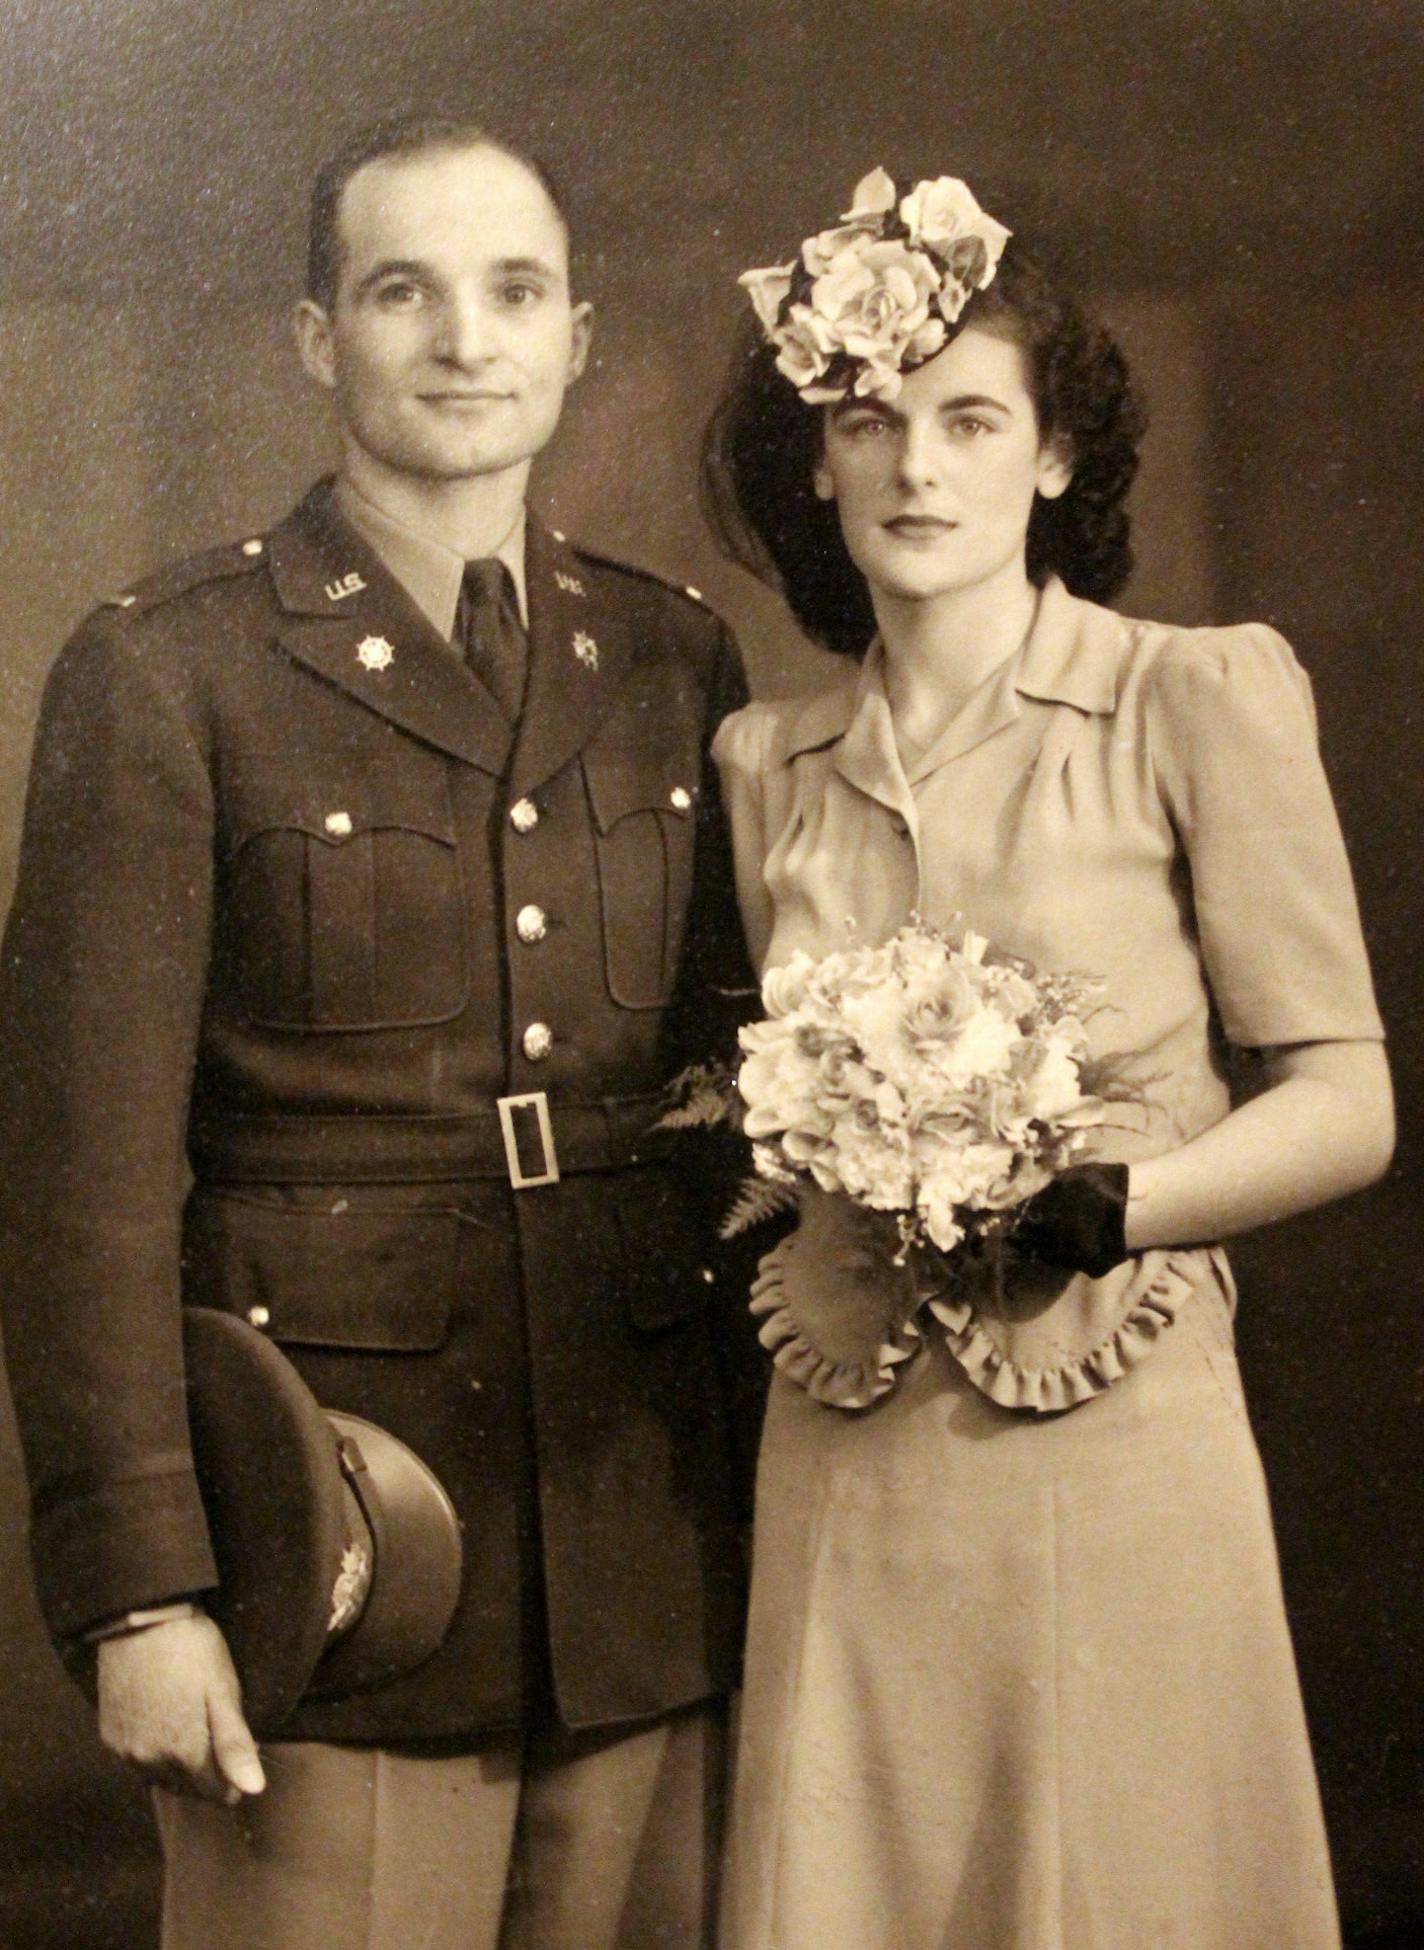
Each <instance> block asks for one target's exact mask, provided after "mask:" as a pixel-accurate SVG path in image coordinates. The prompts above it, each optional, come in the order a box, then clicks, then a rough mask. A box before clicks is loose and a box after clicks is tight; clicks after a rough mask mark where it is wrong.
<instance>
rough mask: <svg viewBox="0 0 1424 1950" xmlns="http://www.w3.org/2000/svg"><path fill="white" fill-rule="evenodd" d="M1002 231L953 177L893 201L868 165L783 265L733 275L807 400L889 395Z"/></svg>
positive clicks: (998, 247) (891, 187)
mask: <svg viewBox="0 0 1424 1950" xmlns="http://www.w3.org/2000/svg"><path fill="white" fill-rule="evenodd" d="M1008 237H1009V232H1008V231H1007V230H1006V229H1005V227H1004V226H1003V224H1001V223H998V222H996V221H995V219H994V218H993V217H990V216H987V215H986V214H985V212H984V211H983V210H981V209H980V207H979V205H978V203H977V202H976V201H975V198H974V196H973V193H972V192H971V191H970V190H969V188H968V187H967V186H966V185H965V184H964V183H962V182H961V181H960V180H959V178H958V177H956V176H937V177H934V178H932V179H927V180H925V181H924V182H920V183H916V184H915V186H914V188H913V189H912V190H911V191H909V193H908V194H907V195H905V196H903V197H902V196H901V195H900V194H899V191H898V190H897V188H896V186H895V181H894V178H893V177H892V176H891V175H890V174H889V172H888V171H886V170H884V169H872V170H871V171H870V172H869V174H868V175H865V176H862V177H861V179H860V181H859V182H858V183H857V184H856V186H855V190H854V192H853V194H852V197H851V207H850V209H849V210H847V211H846V212H845V213H844V214H843V216H842V217H841V220H840V222H839V223H838V224H833V225H831V226H830V227H829V228H828V229H825V230H819V231H816V232H815V233H814V234H813V235H812V236H810V237H808V238H806V239H805V241H804V242H803V244H802V246H801V250H800V253H799V255H798V256H797V257H796V258H795V259H793V261H792V262H791V263H790V264H785V265H771V266H768V267H767V268H765V269H762V270H757V271H747V272H744V273H743V275H742V277H741V280H740V282H741V284H742V285H743V286H744V287H745V289H746V290H747V291H748V293H749V294H750V296H751V300H752V304H753V306H754V307H755V309H756V314H757V317H758V319H759V321H760V323H761V327H762V330H763V331H764V332H765V334H766V336H767V338H768V339H770V340H771V342H772V343H773V344H774V345H775V346H776V348H777V352H778V357H777V361H776V363H777V368H778V370H779V371H780V372H781V373H782V374H783V375H784V376H785V377H786V378H787V379H789V380H790V381H791V383H792V385H794V386H795V387H796V389H797V391H798V392H799V393H800V395H801V397H802V399H803V400H805V401H806V403H807V404H808V405H811V406H816V405H826V404H829V403H831V402H833V401H836V400H842V399H845V398H846V397H847V395H855V396H857V397H860V398H867V397H869V398H875V399H882V400H893V399H894V398H895V397H896V395H897V394H898V393H899V391H900V384H901V378H902V375H903V374H904V373H906V372H909V371H911V370H913V368H914V367H916V366H920V365H923V364H924V363H925V361H926V360H927V359H932V358H933V357H934V356H935V354H936V353H937V352H939V351H941V350H942V349H943V347H944V346H945V344H946V343H947V342H948V338H949V327H950V325H952V324H954V323H955V322H956V321H957V320H958V318H959V315H960V313H961V312H962V311H963V309H964V307H965V305H966V304H967V303H968V301H969V299H970V297H971V296H972V295H973V293H974V292H975V291H982V290H983V289H984V287H985V286H986V285H987V284H988V283H989V282H990V281H991V280H992V278H993V276H994V272H995V268H996V266H997V265H998V261H999V257H1000V255H1001V253H1002V251H1003V248H1004V245H1005V243H1006V242H1007V240H1008Z"/></svg>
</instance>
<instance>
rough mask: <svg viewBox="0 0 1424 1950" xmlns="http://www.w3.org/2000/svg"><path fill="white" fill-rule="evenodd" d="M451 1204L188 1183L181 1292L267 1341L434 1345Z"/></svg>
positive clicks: (451, 1231) (450, 1240) (455, 1234)
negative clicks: (332, 1205)
mask: <svg viewBox="0 0 1424 1950" xmlns="http://www.w3.org/2000/svg"><path fill="white" fill-rule="evenodd" d="M459 1248H460V1216H459V1214H458V1212H456V1211H454V1210H453V1209H452V1210H448V1211H434V1212H408V1211H406V1212H402V1211H363V1210H360V1209H354V1210H346V1211H343V1212H335V1213H333V1212H326V1211H312V1210H310V1209H308V1208H306V1207H293V1206H279V1205H263V1204H259V1203H258V1202H256V1201H255V1200H248V1199H240V1198H232V1197H229V1196H224V1195H220V1194H204V1193H198V1194H196V1195H195V1197H194V1198H193V1200H192V1201H191V1202H190V1205H189V1210H188V1214H187V1217H186V1219H185V1224H184V1242H183V1258H184V1298H185V1299H186V1300H187V1301H188V1302H189V1303H190V1304H196V1305H201V1306H209V1307H221V1308H223V1309H224V1310H225V1311H226V1312H228V1313H236V1314H242V1315H243V1316H244V1317H246V1318H249V1319H251V1318H253V1316H254V1313H255V1314H256V1315H257V1320H256V1323H255V1324H258V1325H260V1326H261V1327H262V1328H263V1329H264V1331H265V1332H266V1333H268V1334H270V1335H271V1336H272V1338H273V1340H275V1341H277V1342H279V1343H287V1342H290V1343H292V1344H293V1345H297V1346H308V1347H342V1348H352V1349H364V1350H367V1351H369V1352H372V1353H393V1354H395V1353H404V1354H419V1353H433V1352H434V1351H435V1350H436V1349H437V1348H439V1347H442V1346H443V1345H444V1344H445V1341H446V1339H447V1338H448V1336H449V1332H450V1316H451V1311H452V1308H453V1305H454V1295H455V1279H456V1264H457V1258H458V1254H459Z"/></svg>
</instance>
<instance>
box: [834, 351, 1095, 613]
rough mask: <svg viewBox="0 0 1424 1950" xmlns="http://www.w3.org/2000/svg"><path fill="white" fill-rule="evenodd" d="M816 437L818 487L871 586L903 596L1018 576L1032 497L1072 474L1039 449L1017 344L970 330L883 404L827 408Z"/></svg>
mask: <svg viewBox="0 0 1424 1950" xmlns="http://www.w3.org/2000/svg"><path fill="white" fill-rule="evenodd" d="M823 438H824V447H823V452H822V458H821V460H820V462H819V464H818V465H817V468H816V474H815V488H816V493H817V494H818V495H819V496H820V497H821V499H822V500H824V501H834V502H835V504H836V508H837V512H838V513H839V515H840V523H841V533H842V535H843V536H844V537H845V544H846V548H847V549H848V550H849V552H850V556H851V559H852V561H853V562H854V563H855V565H856V567H857V568H858V569H859V570H860V572H861V574H862V575H863V576H864V577H865V579H866V581H867V582H868V583H869V584H870V586H871V590H872V592H879V593H882V594H885V595H888V596H893V597H897V598H899V599H901V600H903V601H910V602H914V601H926V600H928V599H930V598H933V597H936V596H945V595H950V594H954V593H958V592H961V591H964V590H969V589H972V588H975V587H977V586H978V585H980V584H984V583H988V582H990V581H992V580H993V579H994V578H995V577H996V576H998V575H1000V574H1001V573H1002V572H1003V571H1005V570H1006V569H1007V570H1010V571H1012V568H1013V565H1015V564H1017V565H1018V567H1019V570H1020V571H1021V570H1022V565H1023V554H1024V540H1025V537H1026V535H1027V533H1028V520H1029V515H1030V512H1031V511H1032V508H1033V497H1034V495H1035V494H1042V495H1044V496H1046V497H1049V498H1052V497H1053V496H1055V495H1059V494H1061V493H1062V492H1063V490H1064V488H1065V487H1067V485H1068V482H1069V480H1070V478H1071V475H1072V469H1071V467H1070V466H1069V465H1068V464H1067V463H1066V462H1065V461H1063V460H1062V459H1061V458H1059V457H1058V456H1057V455H1055V454H1054V453H1053V452H1052V451H1051V449H1049V448H1047V447H1044V446H1042V445H1041V444H1040V440H1039V431H1038V416H1037V414H1036V412H1035V410H1034V403H1033V398H1032V396H1031V394H1030V393H1029V390H1028V383H1027V374H1026V372H1025V368H1024V359H1023V354H1022V353H1021V352H1020V350H1019V348H1018V346H1017V345H1016V344H1015V343H1014V342H1013V341H1012V340H1011V339H1007V338H1000V337H999V336H998V335H997V334H995V333H993V332H988V331H983V330H981V329H979V328H978V327H977V326H973V325H970V326H967V327H966V328H965V330H964V331H962V332H961V333H960V334H959V336H958V337H957V338H956V339H954V340H952V341H951V343H950V344H949V345H948V346H946V348H945V350H944V351H943V352H941V353H939V354H938V355H937V356H936V357H935V358H933V359H931V360H929V362H928V363H927V364H925V365H923V366H919V367H917V368H916V370H915V371H914V372H912V373H909V374H907V375H906V377H905V380H904V384H903V385H902V386H901V389H900V393H899V397H898V398H897V399H895V400H893V401H891V402H890V403H888V404H886V403H883V402H880V401H876V400H854V399H852V400H845V401H842V402H841V403H840V404H838V405H836V406H832V407H828V408H827V409H826V417H825V426H824V434H823Z"/></svg>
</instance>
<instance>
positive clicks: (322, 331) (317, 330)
mask: <svg viewBox="0 0 1424 1950" xmlns="http://www.w3.org/2000/svg"><path fill="white" fill-rule="evenodd" d="M292 330H293V332H294V333H295V335H296V341H297V352H298V355H299V356H300V358H301V362H302V366H303V368H304V369H305V370H306V372H307V373H309V374H310V376H311V377H312V378H313V379H314V380H315V381H316V383H317V385H318V386H324V387H325V388H326V390H327V391H328V392H330V391H331V389H332V387H333V386H335V384H336V342H335V335H334V333H333V331H332V329H331V319H330V316H329V315H328V313H327V311H326V309H325V307H324V306H322V305H319V304H318V303H317V302H316V299H315V298H303V299H302V301H301V303H300V304H299V305H298V306H297V308H296V310H295V311H294V312H293V313H292Z"/></svg>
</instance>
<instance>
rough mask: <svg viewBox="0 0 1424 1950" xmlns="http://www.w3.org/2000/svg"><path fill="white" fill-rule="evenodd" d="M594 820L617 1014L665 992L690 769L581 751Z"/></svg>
mask: <svg viewBox="0 0 1424 1950" xmlns="http://www.w3.org/2000/svg"><path fill="white" fill-rule="evenodd" d="M583 772H584V781H585V784H586V786H587V788H588V799H589V806H590V808H591V810H592V813H593V834H594V850H595V855H596V858H597V863H598V897H599V904H600V908H601V912H602V921H603V965H604V974H605V977H606V979H607V983H608V993H609V995H610V997H611V998H612V999H613V1001H614V1002H616V1003H617V1004H618V1005H619V1006H620V1007H621V1008H624V1009H658V1008H661V1007H662V1006H663V1004H664V1003H666V1002H667V1001H668V999H669V997H670V996H671V994H672V988H673V982H674V980H675V978H676V975H677V964H678V957H679V956H680V954H681V952H682V938H683V932H684V929H685V927H686V924H687V903H688V899H689V897H690V895H691V892H692V860H693V851H694V840H695V836H696V826H697V806H696V799H697V790H698V781H697V770H696V766H695V764H693V763H692V762H691V761H682V762H679V759H678V756H677V754H675V753H668V754H665V755H660V754H657V753H642V752H638V753H628V754H626V755H625V754H620V753H615V752H601V753H600V752H594V751H589V752H586V753H585V754H584V759H583Z"/></svg>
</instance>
